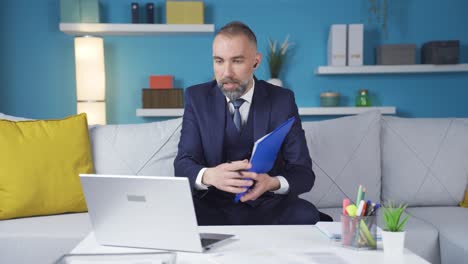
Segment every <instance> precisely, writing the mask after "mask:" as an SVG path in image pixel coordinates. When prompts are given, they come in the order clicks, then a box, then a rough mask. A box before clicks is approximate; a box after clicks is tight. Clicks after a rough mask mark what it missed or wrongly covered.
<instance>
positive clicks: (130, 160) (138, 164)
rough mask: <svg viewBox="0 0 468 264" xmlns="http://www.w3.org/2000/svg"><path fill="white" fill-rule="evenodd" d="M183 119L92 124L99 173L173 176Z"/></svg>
mask: <svg viewBox="0 0 468 264" xmlns="http://www.w3.org/2000/svg"><path fill="white" fill-rule="evenodd" d="M181 124H182V119H181V118H177V119H172V120H167V121H160V122H153V123H145V124H136V125H104V126H94V127H90V129H89V131H90V137H91V146H92V151H93V159H94V166H95V170H96V173H98V174H120V175H148V176H174V165H173V162H174V159H175V156H176V154H177V145H178V143H179V138H180V128H181Z"/></svg>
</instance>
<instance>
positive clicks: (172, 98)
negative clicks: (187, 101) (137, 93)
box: [142, 89, 184, 108]
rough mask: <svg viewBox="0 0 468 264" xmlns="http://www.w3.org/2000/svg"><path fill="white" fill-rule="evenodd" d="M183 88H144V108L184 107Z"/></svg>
mask: <svg viewBox="0 0 468 264" xmlns="http://www.w3.org/2000/svg"><path fill="white" fill-rule="evenodd" d="M183 98H184V90H183V89H143V90H142V104H143V108H182V107H184V100H183Z"/></svg>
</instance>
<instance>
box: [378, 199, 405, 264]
mask: <svg viewBox="0 0 468 264" xmlns="http://www.w3.org/2000/svg"><path fill="white" fill-rule="evenodd" d="M406 207H407V205H406V204H401V205H399V206H397V205H395V204H394V203H387V204H384V205H382V217H383V220H384V222H385V228H384V230H383V231H382V241H383V248H384V253H385V254H386V255H389V256H398V255H401V254H403V249H404V245H405V231H404V228H405V224H406V221H408V219H409V215H406V217H405V218H401V216H402V214H403V212H404V211H405V209H406Z"/></svg>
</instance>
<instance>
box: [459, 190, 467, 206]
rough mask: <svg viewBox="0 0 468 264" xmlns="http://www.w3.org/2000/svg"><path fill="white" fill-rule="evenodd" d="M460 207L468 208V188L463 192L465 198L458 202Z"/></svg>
mask: <svg viewBox="0 0 468 264" xmlns="http://www.w3.org/2000/svg"><path fill="white" fill-rule="evenodd" d="M460 206H461V207H468V187H467V188H466V190H465V198H464V199H463V201H461V202H460Z"/></svg>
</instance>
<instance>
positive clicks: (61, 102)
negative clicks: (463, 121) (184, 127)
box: [0, 0, 468, 123]
mask: <svg viewBox="0 0 468 264" xmlns="http://www.w3.org/2000/svg"><path fill="white" fill-rule="evenodd" d="M134 1H135V0H101V4H102V7H103V19H104V21H105V22H110V23H125V22H128V21H129V19H130V18H129V6H130V3H131V2H134ZM145 2H146V1H144V2H142V1H140V4H144V3H145ZM153 2H154V3H156V5H157V7H158V8H160V9H162V6H163V3H164V1H160V0H159V1H153ZM369 2H370V0H353V1H349V0H328V1H318V0H314V1H311V0H274V1H272V0H236V1H228V0H205V5H206V16H205V20H206V22H207V23H214V24H215V27H216V28H217V29H219V28H220V27H221V26H222V25H224V24H225V23H227V22H229V21H231V20H241V21H244V22H245V23H247V24H248V25H250V26H251V28H252V29H253V30H254V31H255V32H256V34H257V38H258V40H259V50H260V51H261V52H262V53H264V52H265V51H266V46H267V39H268V37H270V38H272V39H277V40H279V41H282V40H283V39H284V37H285V36H286V35H288V34H289V35H290V39H291V41H293V42H294V43H295V46H294V55H293V56H292V58H291V59H290V63H289V65H288V67H287V68H286V70H285V71H284V72H283V76H281V78H282V79H283V80H284V82H285V86H287V87H289V88H290V89H292V90H293V91H294V92H295V94H296V101H297V104H298V105H299V106H300V107H308V106H318V105H319V94H320V93H321V92H322V91H326V90H334V91H339V92H341V93H342V95H344V97H345V98H344V99H345V100H344V105H352V104H353V101H354V96H355V94H356V92H357V90H358V89H360V88H367V89H369V90H370V91H371V94H372V96H373V99H374V102H375V104H376V105H382V106H396V107H397V111H398V113H399V115H401V116H410V117H447V116H455V117H468V106H467V105H468V104H467V103H466V101H467V100H468V73H447V74H415V75H413V74H411V75H405V74H398V75H354V76H317V75H314V74H313V72H314V70H315V68H316V67H317V66H319V65H324V64H325V63H326V42H327V36H328V29H329V26H330V24H337V23H347V24H349V23H365V24H366V33H365V34H366V35H365V39H366V40H365V64H373V62H374V54H373V48H374V47H375V45H377V44H381V43H415V44H417V45H418V47H420V46H421V44H422V43H424V42H426V41H430V40H439V39H440V40H445V39H459V40H461V43H462V53H461V59H462V62H465V63H468V31H467V30H466V25H468V15H467V11H468V1H465V0H450V1H444V0H411V1H403V0H401V1H389V3H390V5H389V18H388V31H387V34H386V36H385V34H382V30H381V28H380V27H378V26H376V25H375V24H370V23H369V13H368V8H369ZM160 13H161V14H162V13H164V12H162V11H161V10H160ZM161 19H162V20H163V21H165V20H164V17H162V18H161ZM58 24H59V1H58V0H47V1H33V0H15V1H5V2H3V3H2V9H0V30H1V42H0V43H1V44H0V45H1V46H0V58H1V62H0V81H1V83H0V84H1V86H0V112H3V113H6V114H10V115H17V116H26V117H31V118H59V117H63V116H66V115H70V114H74V113H75V107H76V102H75V101H76V95H75V65H74V55H73V37H71V36H69V35H66V34H64V33H62V32H60V31H59V30H58ZM212 38H213V35H212V34H206V35H179V36H160V35H153V36H133V37H132V36H122V37H105V56H106V73H107V102H108V103H107V113H108V123H138V122H147V121H153V120H155V119H153V118H139V117H136V116H135V109H136V108H140V107H141V88H144V87H146V86H147V83H148V76H149V75H150V74H172V75H174V76H175V78H176V85H177V86H178V87H184V88H185V87H188V86H190V85H193V84H196V83H200V82H205V81H207V80H210V79H212V77H213V73H212V60H211V42H212ZM418 52H419V50H418ZM418 61H419V56H418ZM256 76H257V77H258V78H261V79H268V78H269V75H268V71H267V67H266V60H265V61H264V62H263V63H262V65H261V66H260V68H259V69H258V71H257V72H256Z"/></svg>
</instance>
